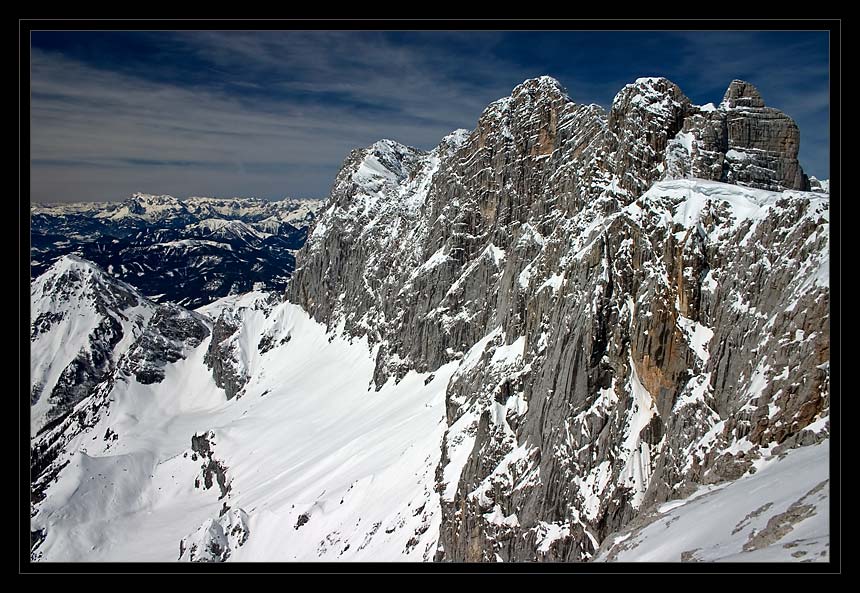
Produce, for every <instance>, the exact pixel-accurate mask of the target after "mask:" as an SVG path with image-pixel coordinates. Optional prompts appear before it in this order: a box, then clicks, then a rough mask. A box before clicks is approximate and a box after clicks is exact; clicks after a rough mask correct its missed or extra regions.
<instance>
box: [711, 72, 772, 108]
mask: <svg viewBox="0 0 860 593" xmlns="http://www.w3.org/2000/svg"><path fill="white" fill-rule="evenodd" d="M720 107H723V108H724V109H735V108H738V107H756V108H762V107H764V99H762V97H761V93H759V92H758V89H757V88H755V86H753V85H752V84H750V83H748V82H746V81H744V80H737V79H735V80H733V81H732V82H731V84H730V85H729V88H728V89H726V94H725V95H724V96H723V102H722V103H721V104H720Z"/></svg>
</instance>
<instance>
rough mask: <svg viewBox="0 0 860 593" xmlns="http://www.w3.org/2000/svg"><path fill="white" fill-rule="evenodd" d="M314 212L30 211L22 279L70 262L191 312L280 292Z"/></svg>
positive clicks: (256, 203)
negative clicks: (78, 260)
mask: <svg viewBox="0 0 860 593" xmlns="http://www.w3.org/2000/svg"><path fill="white" fill-rule="evenodd" d="M321 204H322V202H320V201H318V200H294V199H284V200H277V201H267V200H261V199H257V198H229V199H221V198H204V197H192V198H187V199H178V198H175V197H173V196H154V195H148V194H140V193H138V194H134V195H133V196H132V197H130V198H129V199H127V200H125V201H123V202H103V203H98V202H88V203H71V204H50V205H48V204H34V205H33V206H32V207H31V209H30V214H31V268H30V276H31V278H33V279H35V278H37V277H38V276H39V275H41V274H42V273H44V272H45V270H47V269H48V268H49V267H50V266H51V265H52V264H53V263H54V262H55V261H57V260H58V259H59V258H60V257H62V256H64V255H68V254H74V255H79V256H81V257H83V258H85V259H87V260H90V261H92V262H94V263H96V264H98V265H99V266H101V267H102V268H104V269H105V270H106V271H107V272H108V274H109V275H110V276H112V277H114V278H118V279H120V280H123V281H125V282H128V283H129V284H131V285H132V286H134V287H135V288H137V289H139V290H140V291H141V292H142V293H143V294H145V295H147V296H148V297H149V298H150V299H151V300H153V301H155V302H167V301H170V302H175V303H177V304H180V305H183V306H185V307H188V308H192V309H193V308H196V307H199V306H201V305H205V304H207V303H210V302H212V301H214V300H216V299H218V298H220V297H223V296H226V295H228V294H237V293H242V292H247V291H249V290H252V289H253V288H254V286H257V287H258V288H263V289H268V290H283V289H284V288H285V286H286V282H287V280H288V278H289V277H290V274H291V273H292V272H293V270H294V268H295V252H296V250H298V249H300V248H301V247H302V245H304V242H305V238H306V237H307V228H308V225H309V224H310V223H312V222H313V220H314V217H315V214H316V212H317V210H318V208H319V206H320V205H321Z"/></svg>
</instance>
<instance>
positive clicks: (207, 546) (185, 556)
mask: <svg viewBox="0 0 860 593" xmlns="http://www.w3.org/2000/svg"><path fill="white" fill-rule="evenodd" d="M249 535H250V530H249V529H248V514H247V513H246V512H245V511H244V510H242V509H231V510H229V511H228V512H227V513H225V514H223V515H221V516H220V517H218V518H217V519H207V520H206V521H205V522H204V523H203V525H201V526H200V527H199V528H198V529H197V531H195V532H194V533H192V534H189V535H188V536H186V537H184V538H182V540H180V542H179V560H180V561H184V562H225V561H226V560H227V559H228V558H229V557H230V556H231V554H233V552H235V551H236V550H237V549H238V548H241V547H242V546H243V545H244V544H245V542H246V541H248V536H249Z"/></svg>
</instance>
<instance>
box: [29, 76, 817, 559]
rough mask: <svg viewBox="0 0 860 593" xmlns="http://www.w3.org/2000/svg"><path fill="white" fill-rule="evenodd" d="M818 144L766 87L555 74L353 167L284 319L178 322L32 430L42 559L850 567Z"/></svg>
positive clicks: (216, 309)
mask: <svg viewBox="0 0 860 593" xmlns="http://www.w3.org/2000/svg"><path fill="white" fill-rule="evenodd" d="M798 145H799V132H798V131H797V126H796V125H795V124H794V122H793V121H792V120H791V119H790V118H789V117H788V116H786V115H784V114H782V113H781V112H778V111H776V110H773V109H770V108H768V107H765V106H764V102H763V101H762V100H761V97H760V95H759V94H758V92H757V91H756V90H755V88H754V87H753V86H752V85H750V84H749V83H746V82H743V81H733V82H732V83H731V84H730V86H729V88H728V90H727V92H726V94H725V97H724V99H723V101H722V102H721V103H720V104H719V106H716V107H715V106H714V105H712V104H709V105H706V106H697V105H693V104H692V103H691V102H690V101H689V99H687V98H686V97H685V96H684V94H683V93H682V92H681V90H680V89H679V88H678V87H677V86H676V85H674V84H673V83H671V82H670V81H668V80H666V79H660V78H643V79H639V80H637V81H636V82H634V83H633V84H630V85H627V86H626V87H625V88H624V89H622V90H621V91H620V92H619V94H618V95H617V96H616V98H615V100H614V101H613V104H612V106H611V108H610V109H609V111H608V112H607V111H604V110H603V109H602V108H600V107H598V106H595V105H578V104H576V103H574V102H573V101H572V100H571V99H570V98H569V97H568V96H567V94H566V92H565V91H564V89H563V88H562V87H561V85H560V84H559V83H558V82H557V81H555V80H553V79H551V78H549V77H541V78H538V79H533V80H529V81H526V82H524V83H523V84H522V85H519V86H518V87H516V88H515V89H514V91H513V93H512V95H511V96H510V97H507V98H504V99H501V100H499V101H496V102H494V103H493V104H491V105H490V106H489V107H488V108H487V109H486V110H485V112H484V113H483V114H482V116H481V118H480V119H479V121H478V125H477V127H476V129H475V130H472V131H466V130H458V131H456V132H454V133H452V134H450V135H448V136H447V137H445V138H444V139H443V140H442V141H441V143H440V144H439V146H437V147H436V148H435V149H433V150H431V151H429V152H425V151H421V150H418V149H415V148H411V147H407V146H403V145H401V144H399V143H397V142H395V141H392V140H381V141H379V142H376V143H374V144H373V145H372V146H370V147H368V148H365V149H361V150H355V151H353V152H352V153H351V154H350V155H349V156H348V158H347V159H346V161H345V162H344V165H343V167H342V168H341V170H340V172H339V173H338V175H337V177H336V180H335V183H334V186H333V189H332V193H331V196H330V197H329V199H328V200H327V201H326V202H325V203H324V205H323V206H322V208H321V210H320V212H319V213H318V215H317V216H316V218H315V220H314V222H313V225H312V227H311V230H310V233H309V235H308V239H307V242H306V243H305V245H304V246H303V247H302V248H301V250H300V251H299V252H298V253H297V256H296V257H297V262H298V267H297V269H296V270H295V272H294V274H293V276H292V278H291V280H290V282H289V284H287V288H286V297H287V298H286V299H283V298H282V297H281V296H280V295H279V293H277V292H266V291H260V290H255V291H252V292H249V293H246V294H233V295H227V296H223V297H222V298H220V299H218V300H215V301H213V302H211V303H209V304H207V305H205V306H202V307H200V308H199V309H198V310H197V311H195V312H194V313H192V312H187V311H186V312H185V313H177V316H178V317H181V318H182V319H187V320H188V321H187V323H185V324H182V325H181V327H182V329H181V330H179V329H177V330H169V329H163V328H162V325H158V326H157V328H153V329H152V331H150V332H149V334H148V335H150V336H153V338H152V339H151V340H150V343H168V342H169V343H170V344H172V345H173V347H172V348H171V349H170V351H171V352H174V353H175V354H174V355H171V356H156V357H155V360H156V361H158V362H157V364H153V365H147V366H145V367H144V368H145V369H149V368H150V367H151V366H154V367H157V368H158V369H159V374H158V376H157V377H155V376H153V375H151V374H150V373H148V372H144V373H142V374H141V373H139V372H138V373H135V372H132V370H134V369H139V368H140V366H141V364H140V362H139V359H140V357H141V355H143V354H144V353H146V352H148V351H149V350H150V348H151V347H150V346H148V345H144V346H143V347H140V348H137V349H129V350H127V351H126V352H127V353H126V354H122V353H121V352H115V349H111V350H110V351H111V352H112V353H113V354H111V358H110V359H111V360H116V361H117V362H115V363H114V364H112V365H111V364H107V365H103V369H104V370H101V371H99V374H98V375H97V376H96V374H95V373H89V374H88V375H87V376H92V377H94V378H93V379H92V380H91V381H90V383H89V384H86V387H82V388H80V389H79V393H80V395H81V397H82V398H81V399H79V400H77V403H75V404H72V406H73V407H72V409H73V411H72V412H71V413H69V414H68V415H67V416H65V417H64V418H65V419H64V420H62V421H60V422H54V423H53V424H51V425H50V426H48V428H46V429H44V430H43V431H42V432H40V433H39V434H36V435H35V437H34V438H33V443H32V448H33V451H34V459H35V460H36V462H37V463H35V464H34V467H35V471H34V484H35V485H36V487H35V488H34V491H35V492H37V493H38V495H37V496H34V499H35V503H34V506H33V516H32V527H31V536H32V542H33V546H32V552H31V554H32V557H33V558H34V559H37V560H120V559H123V560H128V559H134V560H177V559H179V560H188V561H247V560H273V561H289V560H350V561H351V560H383V561H391V560H424V561H430V560H436V561H553V560H556V561H557V560H562V561H588V560H598V561H611V560H667V561H681V560H697V559H698V560H718V559H719V560H740V559H745V560H800V559H813V560H817V561H822V560H827V559H829V548H828V545H829V542H828V539H829V532H828V530H827V520H826V518H827V515H826V513H827V510H826V509H827V504H828V502H829V472H828V470H827V468H826V464H825V463H824V461H825V460H826V459H827V457H828V451H829V448H828V447H829V426H830V424H829V423H830V416H829V407H830V406H829V404H830V383H829V381H830V351H829V346H830V333H829V321H830V320H829V306H830V303H829V299H830V288H829V249H830V243H829V195H828V194H827V193H826V192H825V191H823V189H824V186H822V185H821V184H818V185H817V186H816V190H817V191H815V192H811V191H809V190H810V189H811V183H810V180H809V179H807V177H806V176H805V175H804V174H803V172H802V171H801V169H800V167H799V164H798V163H797V148H798ZM165 210H168V211H171V212H173V211H174V210H175V209H171V208H167V207H166V208H165ZM204 220H206V218H200V219H199V220H198V221H197V222H196V223H193V224H195V225H196V226H195V231H194V232H198V233H201V235H200V236H199V237H198V239H197V240H201V241H203V240H209V239H206V238H204V237H203V236H202V234H204V233H209V235H208V236H213V235H215V234H217V233H221V232H224V233H229V234H230V235H231V236H233V237H235V238H237V240H241V241H244V242H246V243H248V244H251V243H254V242H255V241H261V240H262V241H265V240H267V239H268V237H266V236H265V235H267V234H268V233H269V231H268V230H265V229H261V228H259V227H253V225H251V226H252V228H253V229H254V230H255V231H256V232H252V231H251V230H249V229H247V228H246V227H245V226H239V225H232V224H229V225H228V224H222V223H217V224H212V223H206V224H200V222H201V221H204ZM244 222H247V221H244ZM191 224H192V223H185V226H184V227H183V228H187V227H188V226H189V225H191ZM75 261H80V260H75ZM63 264H64V261H63V260H61V261H60V262H58V263H57V264H54V267H53V268H51V269H50V271H49V272H48V274H47V276H48V278H50V277H57V276H58V275H59V274H62V265H63ZM58 266H59V267H58ZM93 269H94V268H93ZM98 278H100V280H99V282H100V285H101V284H104V285H110V286H114V285H113V284H109V283H108V280H110V278H109V277H108V276H107V275H104V274H103V275H101V276H98ZM41 281H42V279H41V277H40V278H39V279H38V280H37V282H41ZM111 282H113V281H112V280H111ZM46 286H53V285H47V284H46ZM116 286H123V285H121V284H116ZM124 290H126V292H129V291H131V290H132V289H130V287H129V288H125V289H124ZM55 292H56V290H55V289H52V288H44V289H42V290H41V292H38V293H35V292H34V293H33V307H34V311H35V310H37V308H38V310H39V311H44V312H46V313H50V312H52V311H54V309H55V308H56V305H54V304H53V301H52V299H55V298H56V297H55V296H54V295H55ZM108 292H109V294H110V295H112V296H110V297H108V296H105V297H104V298H103V299H102V300H104V301H105V302H109V303H113V304H111V305H110V307H108V306H107V305H106V306H105V309H107V310H108V311H115V310H117V309H118V308H120V309H121V310H122V311H123V312H124V313H123V314H124V315H126V317H128V316H129V315H128V314H127V313H125V311H126V309H127V308H128V307H127V306H126V305H125V304H122V303H124V301H123V299H121V298H120V297H119V296H116V295H115V294H114V293H115V292H116V290H114V289H111V290H109V291H108ZM135 298H136V301H135V302H136V303H139V305H138V306H141V307H146V308H147V310H156V311H157V310H160V309H158V308H159V307H163V306H164V305H158V304H157V303H153V302H151V301H146V303H148V304H146V303H144V301H145V299H143V297H140V296H136V297H135ZM116 303H120V304H116ZM122 307H125V308H122ZM171 310H172V311H181V308H179V307H177V306H175V305H174V306H172V308H171ZM152 315H153V317H154V316H155V313H153V314H152ZM33 318H34V319H36V316H34V317H33ZM140 323H141V324H142V325H143V327H144V328H147V327H150V326H151V325H152V323H151V322H150V323H146V322H145V321H141V322H140ZM87 327H89V326H87ZM204 329H205V335H204ZM69 332H70V333H74V334H75V335H76V336H85V335H90V334H89V333H87V332H84V331H81V332H80V333H78V332H72V330H69ZM124 335H125V334H124ZM155 336H161V337H162V338H163V339H164V340H163V341H162V340H159V339H156V338H155ZM76 339H84V338H76ZM94 339H95V340H96V342H98V343H101V344H105V343H108V344H109V343H110V341H111V340H110V339H107V340H105V339H100V338H98V337H96V338H94ZM118 343H122V342H121V341H120V342H118ZM101 350H107V348H106V347H103V348H101ZM129 352H131V353H132V354H133V355H130V354H128V353H129ZM171 359H172V360H171ZM33 368H35V367H33ZM94 368H95V367H94ZM151 378H152V379H156V378H157V379H160V380H150V379H151ZM81 385H84V383H81ZM76 397H77V396H76ZM33 410H34V412H33V414H34V418H38V413H39V412H38V409H37V407H36V406H34V407H33ZM57 417H60V416H59V415H58V416H57ZM46 452H50V454H47V453H46ZM799 472H803V473H804V475H803V476H802V477H800V476H796V474H798V473H799ZM786 481H788V482H790V484H788V485H784V486H780V487H779V488H777V486H776V485H777V484H784V483H785V482H786ZM663 519H665V520H663ZM705 524H707V525H710V526H711V527H710V528H709V529H708V530H706V531H700V532H698V533H690V532H691V531H695V530H692V529H691V527H690V525H705ZM667 538H671V539H667ZM670 544H671V545H670ZM800 552H803V554H800Z"/></svg>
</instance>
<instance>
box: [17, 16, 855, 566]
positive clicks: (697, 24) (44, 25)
mask: <svg viewBox="0 0 860 593" xmlns="http://www.w3.org/2000/svg"><path fill="white" fill-rule="evenodd" d="M111 29H114V30H213V29H218V30H335V29H337V30H415V31H418V30H421V31H427V30H430V31H432V30H475V31H479V30H508V31H516V30H522V31H528V30H546V31H566V30H607V31H609V30H611V31H642V30H645V31H648V30H655V31H656V30H662V31H672V30H708V31H712V30H738V31H750V30H804V31H828V32H829V34H830V192H831V193H830V196H831V201H830V207H831V224H830V233H831V258H830V286H831V316H830V325H831V456H830V476H831V514H830V521H831V532H830V533H831V546H830V561H829V562H828V563H797V564H794V563H785V564H783V563H779V564H777V563H726V564H717V563H702V564H700V563H613V564H562V563H559V564H550V563H540V564H538V563H519V564H465V563H459V564H451V563H445V564H432V563H393V562H392V563H383V562H368V563H358V562H349V563H347V562H343V563H334V562H320V563H305V562H297V563H243V564H240V563H236V564H185V563H182V564H180V563H134V562H116V563H101V562H93V563H68V562H57V563H34V562H31V561H30V554H29V549H30V534H29V531H30V530H29V521H30V475H29V467H30V466H29V456H30V443H29V437H28V435H29V406H27V405H25V402H29V397H28V393H29V387H28V386H25V385H24V380H25V377H26V378H29V370H30V361H29V339H28V337H29V306H28V303H29V286H30V275H29V266H30V264H29V261H30V259H29V258H30V235H29V233H30V220H29V205H30V159H29V157H30V119H29V107H30V70H29V65H30V32H31V31H34V30H111ZM841 30H842V22H841V19H815V20H802V19H781V20H772V19H771V20H767V19H747V20H729V19H717V20H711V19H707V20H705V19H677V20H661V19H640V20H630V19H619V20H608V19H553V20H547V19H527V20H514V19H329V20H326V19H318V18H292V19H277V20H261V19H237V20H233V19H202V20H198V19H167V20H164V19H131V20H128V19H101V20H100V19H19V20H18V45H19V51H18V84H19V87H18V91H19V99H18V109H19V110H18V140H19V152H18V161H19V173H18V196H19V203H18V222H19V229H18V256H19V262H18V272H19V273H18V282H19V284H18V286H19V294H18V315H19V317H18V325H19V329H18V332H19V350H18V364H19V374H18V391H19V399H18V416H19V429H18V430H19V442H18V447H19V460H18V464H19V467H18V469H19V489H18V490H19V492H18V496H19V499H18V502H19V540H18V546H19V549H18V571H19V574H21V573H29V574H32V573H62V574H67V573H85V574H91V573H106V574H123V573H150V574H151V573H167V574H170V573H192V574H199V573H217V574H248V573H291V574H327V573H332V572H336V573H343V574H355V573H371V574H377V573H401V574H402V573H440V574H460V573H480V574H511V573H527V574H605V573H631V574H662V573H693V574H713V573H741V574H744V573H759V574H797V573H818V574H822V573H824V574H841V572H842V553H841V541H842V540H841V531H840V526H841V508H842V505H841V503H842V501H841V483H840V477H841V455H840V454H841V434H842V430H841V420H842V414H841V407H842V406H841V401H840V396H841V374H840V373H841V344H842V342H841V335H840V327H841V325H840V324H841V290H840V289H841V286H840V280H841V269H842V268H841V261H840V255H841V248H842V243H841V210H842V208H841V176H840V173H841V136H840V130H841V127H840V124H841V102H840V100H841V62H840V58H841V53H842V43H841ZM25 155H26V158H25Z"/></svg>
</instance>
